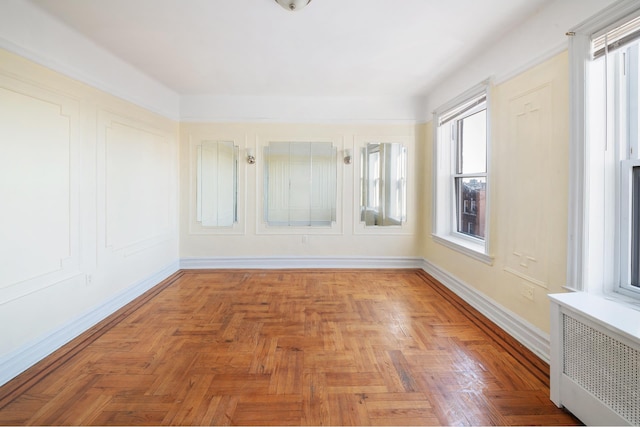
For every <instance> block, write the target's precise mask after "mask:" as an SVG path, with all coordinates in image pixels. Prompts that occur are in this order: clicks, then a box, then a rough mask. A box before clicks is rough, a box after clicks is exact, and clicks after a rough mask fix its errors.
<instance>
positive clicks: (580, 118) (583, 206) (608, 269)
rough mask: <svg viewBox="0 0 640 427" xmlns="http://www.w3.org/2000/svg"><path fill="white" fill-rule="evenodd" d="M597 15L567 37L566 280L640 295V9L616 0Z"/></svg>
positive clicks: (593, 289) (572, 284)
mask: <svg viewBox="0 0 640 427" xmlns="http://www.w3.org/2000/svg"><path fill="white" fill-rule="evenodd" d="M601 16H603V17H604V18H602V19H601V20H598V19H596V18H594V19H592V20H591V21H588V22H587V23H586V24H583V25H582V26H580V27H579V28H577V29H575V31H573V32H572V34H574V35H573V36H572V37H571V41H570V43H571V45H570V46H571V47H570V52H571V58H572V63H571V65H572V75H571V76H572V80H573V86H572V87H573V93H572V102H573V103H574V105H572V120H573V123H572V128H573V129H574V135H573V138H572V146H571V150H572V152H571V156H572V158H574V157H575V158H576V159H577V162H576V163H574V164H573V165H572V174H571V176H572V181H571V183H570V193H571V194H570V197H571V200H575V201H576V202H577V203H576V204H575V208H574V209H573V212H571V215H570V225H569V242H570V244H569V275H568V279H569V284H568V286H569V287H571V288H575V289H577V290H585V291H589V292H593V293H611V292H613V293H618V294H619V295H624V296H628V297H633V298H640V155H639V154H640V150H639V148H640V146H639V140H638V134H639V133H640V132H639V131H640V120H639V117H638V115H639V112H638V104H639V101H640V96H639V90H638V88H639V86H640V72H639V69H640V59H639V57H640V55H639V51H640V9H638V4H637V2H635V4H634V2H621V3H620V4H618V6H617V7H614V8H612V9H610V11H609V13H606V14H601ZM583 82H584V84H583ZM583 88H584V89H583ZM581 168H583V169H581Z"/></svg>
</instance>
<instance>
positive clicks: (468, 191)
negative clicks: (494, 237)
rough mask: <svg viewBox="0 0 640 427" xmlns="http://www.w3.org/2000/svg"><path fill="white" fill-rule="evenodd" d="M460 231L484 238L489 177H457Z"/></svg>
mask: <svg viewBox="0 0 640 427" xmlns="http://www.w3.org/2000/svg"><path fill="white" fill-rule="evenodd" d="M455 185H456V217H457V231H458V233H462V234H466V235H469V236H473V237H477V238H479V239H484V237H485V236H484V226H485V220H484V219H485V206H486V188H487V178H485V177H465V178H455Z"/></svg>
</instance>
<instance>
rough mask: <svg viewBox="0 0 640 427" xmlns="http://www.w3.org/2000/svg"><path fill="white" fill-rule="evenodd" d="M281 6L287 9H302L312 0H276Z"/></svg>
mask: <svg viewBox="0 0 640 427" xmlns="http://www.w3.org/2000/svg"><path fill="white" fill-rule="evenodd" d="M276 3H278V4H279V5H280V6H282V7H284V8H285V9H287V10H292V11H294V10H300V9H302V8H303V7H305V6H306V5H308V4H309V3H311V0H276Z"/></svg>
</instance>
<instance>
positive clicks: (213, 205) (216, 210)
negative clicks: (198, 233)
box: [197, 141, 238, 227]
mask: <svg viewBox="0 0 640 427" xmlns="http://www.w3.org/2000/svg"><path fill="white" fill-rule="evenodd" d="M197 181H198V197H197V220H198V221H199V222H201V223H202V225H203V226H206V227H231V226H233V224H234V223H235V222H237V221H238V203H237V194H238V147H236V146H235V145H233V142H223V141H203V142H202V144H201V145H200V146H198V179H197Z"/></svg>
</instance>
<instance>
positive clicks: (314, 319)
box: [0, 270, 579, 425]
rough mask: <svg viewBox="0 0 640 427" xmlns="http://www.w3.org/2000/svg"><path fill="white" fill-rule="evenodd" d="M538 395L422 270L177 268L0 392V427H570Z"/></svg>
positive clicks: (539, 373)
mask: <svg viewBox="0 0 640 427" xmlns="http://www.w3.org/2000/svg"><path fill="white" fill-rule="evenodd" d="M548 396H549V385H548V366H546V365H545V364H544V363H543V362H542V361H540V360H539V359H538V358H536V357H535V356H534V355H533V354H531V353H530V352H529V351H528V350H526V349H525V348H523V347H522V346H520V345H518V343H517V342H515V341H514V340H513V339H511V338H510V337H509V336H507V335H506V334H505V333H504V332H502V331H501V330H499V329H498V328H497V327H496V326H495V325H493V324H491V323H490V322H489V321H488V320H487V319H485V318H483V317H482V316H481V315H480V314H478V313H477V312H476V311H475V310H473V309H472V308H471V307H469V306H468V305H467V304H465V303H464V302H462V301H461V300H460V299H459V298H458V297H456V296H455V295H453V294H452V293H451V292H450V291H448V290H447V289H446V288H444V287H443V286H442V285H441V284H439V283H438V282H437V281H435V280H434V279H432V278H431V277H429V276H428V275H427V274H425V273H424V272H422V271H418V270H296V271H289V270H287V271H281V270H275V271H264V270H224V271H180V272H178V273H176V274H175V275H174V276H172V277H171V278H170V279H167V280H166V281H165V282H163V283H162V284H160V285H158V286H157V287H156V288H154V289H152V290H151V291H150V292H148V293H147V294H145V295H143V296H142V297H141V298H139V299H138V300H136V301H134V302H133V303H131V304H130V305H128V306H127V307H125V308H123V309H122V310H120V311H119V312H117V313H115V314H114V315H113V316H111V317H110V318H109V319H107V320H105V321H104V322H102V323H101V324H99V325H97V326H96V327H94V328H92V329H91V330H90V331H87V332H86V333H85V334H83V335H81V336H80V337H78V338H77V339H76V340H74V341H73V342H71V343H69V344H68V345H66V346H65V347H63V348H62V349H60V350H59V351H57V352H56V353H54V354H52V355H51V356H49V357H48V358H46V359H45V360H43V361H42V362H41V363H39V364H38V365H36V366H34V367H33V368H31V369H29V370H28V371H26V372H25V373H23V374H22V375H20V376H19V377H17V378H16V379H14V380H13V381H11V382H9V383H8V384H6V385H5V386H3V387H2V388H0V424H4V425H6V424H13V425H25V424H30V425H33V424H37V425H164V424H172V425H214V424H215V425H454V424H455V425H516V424H518V425H523V424H524V425H534V424H538V425H540V424H541V425H567V424H579V421H578V420H577V419H575V418H574V417H573V416H571V415H570V414H569V413H567V412H564V411H563V410H560V409H558V408H556V407H555V406H554V405H553V403H552V402H551V401H550V400H549V397H548Z"/></svg>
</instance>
